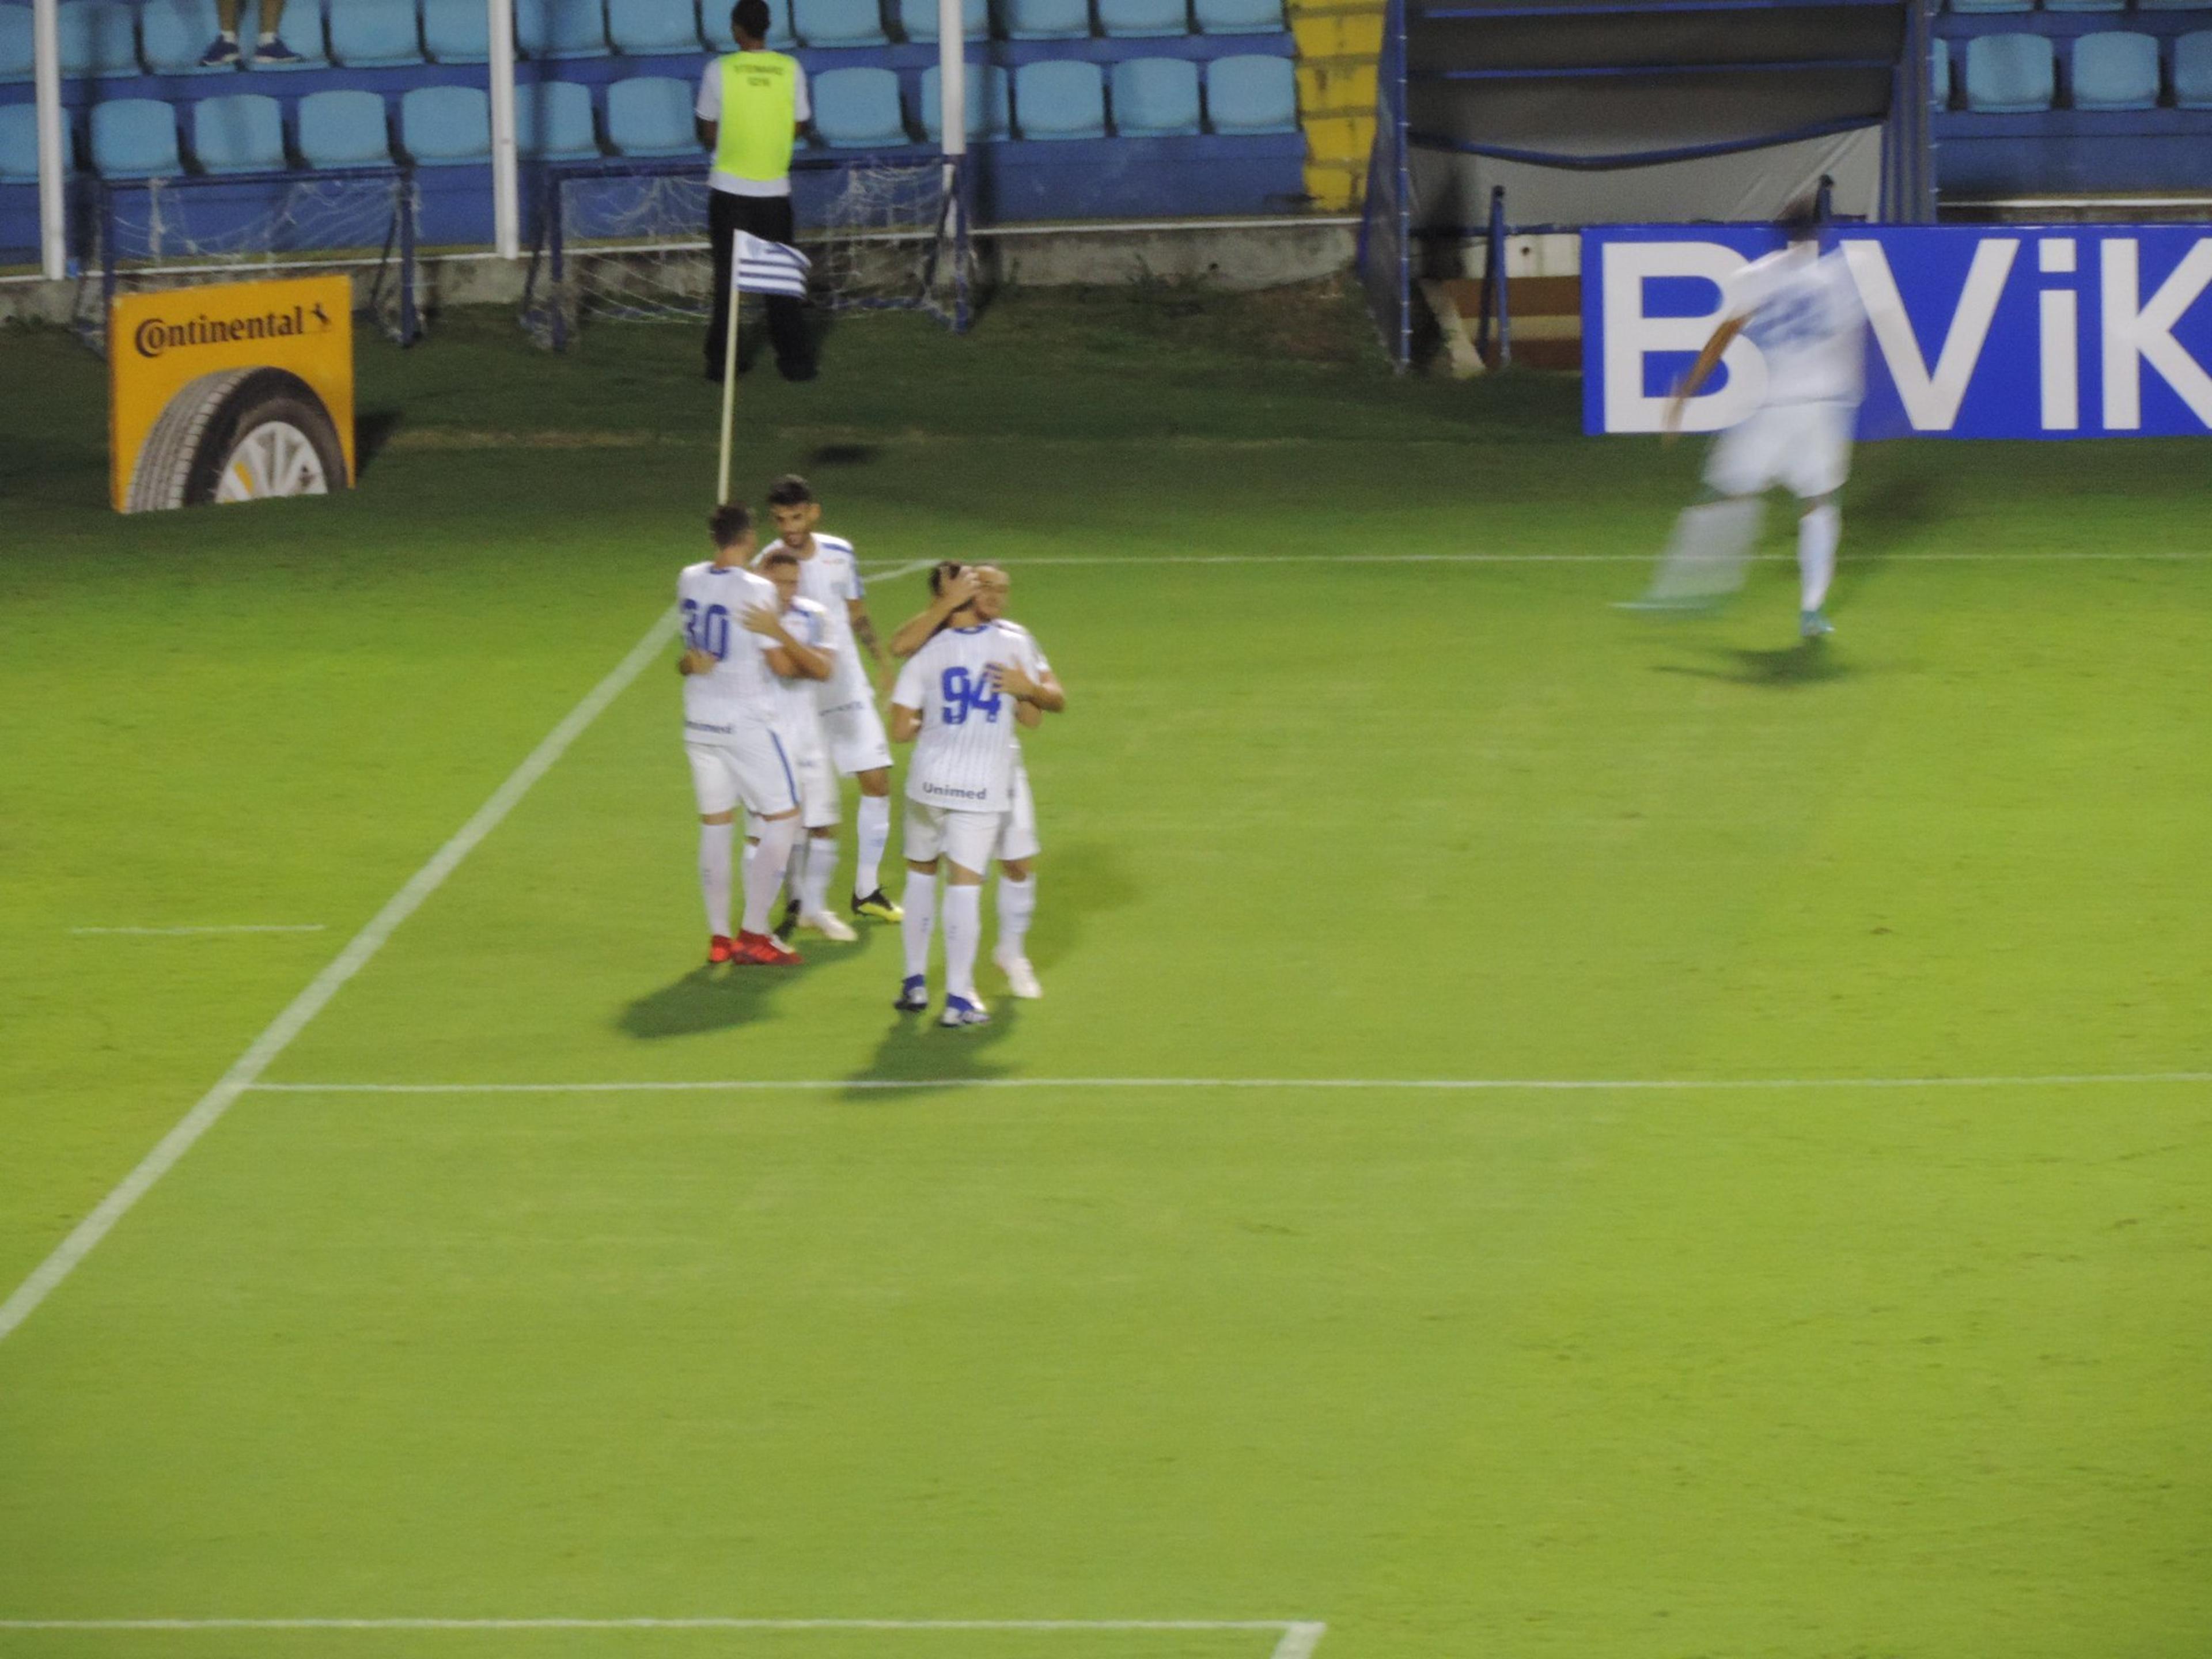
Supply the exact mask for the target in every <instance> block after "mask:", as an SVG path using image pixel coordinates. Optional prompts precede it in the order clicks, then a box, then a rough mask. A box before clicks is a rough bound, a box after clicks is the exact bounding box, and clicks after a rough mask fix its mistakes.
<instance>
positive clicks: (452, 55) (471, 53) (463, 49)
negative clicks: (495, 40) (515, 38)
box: [332, 0, 491, 64]
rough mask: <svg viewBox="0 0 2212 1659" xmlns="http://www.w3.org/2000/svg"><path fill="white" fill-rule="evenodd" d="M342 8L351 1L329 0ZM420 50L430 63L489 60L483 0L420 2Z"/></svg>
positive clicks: (487, 26) (434, 0) (488, 30)
mask: <svg viewBox="0 0 2212 1659" xmlns="http://www.w3.org/2000/svg"><path fill="white" fill-rule="evenodd" d="M332 3H333V4H334V5H335V6H344V5H348V4H350V3H351V0H332ZM422 49H423V50H424V51H425V52H428V54H429V58H430V61H431V62H432V63H434V64H486V63H489V62H490V61H491V21H490V20H489V18H487V17H486V16H485V15H484V6H483V0H422Z"/></svg>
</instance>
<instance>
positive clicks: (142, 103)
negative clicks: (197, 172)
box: [92, 98, 185, 179]
mask: <svg viewBox="0 0 2212 1659" xmlns="http://www.w3.org/2000/svg"><path fill="white" fill-rule="evenodd" d="M92 165H93V169H94V171H95V172H96V173H99V174H100V177H101V178H103V179H173V178H175V177H176V176H177V175H178V174H179V173H182V172H183V171H184V170H185V167H184V163H183V161H180V160H179V158H178V155H177V112H176V110H175V109H174V108H173V106H170V105H169V104H167V103H165V102H164V101H162V100H161V99H158V98H118V99H117V100H115V101H114V102H113V103H112V104H94V106H92Z"/></svg>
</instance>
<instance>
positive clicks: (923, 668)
mask: <svg viewBox="0 0 2212 1659" xmlns="http://www.w3.org/2000/svg"><path fill="white" fill-rule="evenodd" d="M994 663H995V664H1000V665H1012V664H1017V663H1018V664H1019V665H1021V666H1022V668H1023V669H1024V671H1027V672H1028V673H1029V674H1030V676H1032V677H1033V678H1034V677H1036V676H1041V675H1043V674H1046V673H1049V672H1050V671H1051V667H1052V665H1051V664H1049V663H1048V662H1047V661H1046V660H1045V659H1044V653H1043V652H1042V651H1040V650H1038V649H1037V644H1036V641H1035V640H1033V639H1031V638H1030V631H1029V629H1026V628H1024V627H1022V626H1021V625H1020V624H1018V623H1010V622H1007V621H1006V620H1005V619H1004V618H1001V619H1000V620H999V621H997V622H994V623H976V624H975V626H974V627H972V628H948V629H944V630H943V631H941V632H940V633H939V634H938V635H937V636H936V637H935V638H933V639H932V640H931V641H929V643H928V644H927V645H925V646H923V647H921V650H919V651H917V652H915V653H914V655H912V656H911V657H909V658H908V659H907V661H906V666H905V667H903V668H902V669H900V670H899V677H898V684H896V686H894V687H893V688H892V690H891V702H893V703H895V704H896V705H897V706H898V707H899V708H913V709H917V710H919V711H920V712H921V732H919V733H918V734H917V735H916V736H915V744H914V763H913V764H912V765H910V766H908V768H907V772H906V794H907V799H908V800H912V801H919V802H920V803H921V805H925V806H951V807H957V808H959V809H960V810H962V811H969V812H1003V811H1006V809H1007V808H1008V807H1009V806H1011V805H1012V804H1013V787H1012V785H1013V771H1014V752H1015V750H1014V744H1015V733H1014V700H1013V698H1012V696H1009V695H1008V694H1007V693H1006V692H1003V691H1000V690H996V689H994V686H993V685H992V684H991V680H990V677H989V670H990V668H991V666H992V665H993V664H994Z"/></svg>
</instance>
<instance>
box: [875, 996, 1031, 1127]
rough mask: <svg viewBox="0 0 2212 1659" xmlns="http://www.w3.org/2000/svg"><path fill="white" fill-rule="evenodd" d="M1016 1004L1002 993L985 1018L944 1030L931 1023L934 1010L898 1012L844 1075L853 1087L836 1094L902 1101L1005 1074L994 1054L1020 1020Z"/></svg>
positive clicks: (1009, 1071)
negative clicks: (891, 1085) (866, 1057)
mask: <svg viewBox="0 0 2212 1659" xmlns="http://www.w3.org/2000/svg"><path fill="white" fill-rule="evenodd" d="M1019 1010H1020V1005H1019V1004H1018V1003H1017V1002H1015V1001H1014V1000H1012V998H1011V997H1004V998H1000V999H998V1000H995V1001H994V1002H993V1003H992V1005H991V1023H990V1024H988V1025H983V1026H973V1025H971V1026H966V1027H962V1028H957V1029H953V1030H947V1029H946V1028H945V1027H944V1026H941V1025H939V1024H938V1023H937V1011H936V1009H935V1008H932V1009H931V1010H930V1012H927V1013H923V1014H898V1015H895V1016H894V1017H893V1024H891V1025H890V1027H889V1028H888V1029H887V1030H885V1031H884V1035H883V1040H882V1041H881V1042H878V1043H877V1044H876V1052H875V1053H874V1054H872V1055H871V1056H870V1057H869V1060H868V1063H867V1064H866V1066H862V1067H861V1068H860V1070H859V1071H857V1072H855V1073H853V1075H852V1077H851V1078H850V1079H848V1081H849V1082H850V1083H852V1084H853V1085H854V1087H852V1088H849V1089H848V1090H846V1091H845V1092H844V1093H843V1095H842V1097H841V1098H842V1099H844V1100H848V1101H872V1102H877V1103H881V1102H884V1101H886V1100H903V1099H906V1098H908V1097H911V1096H914V1095H917V1094H926V1093H927V1092H929V1091H931V1090H932V1089H940V1088H942V1089H957V1088H958V1087H960V1086H961V1085H963V1084H968V1083H988V1082H990V1081H992V1080H993V1079H997V1078H1003V1077H1007V1076H1011V1075H1012V1067H1011V1066H1009V1065H1007V1064H1006V1062H1004V1061H1003V1060H1000V1059H999V1058H997V1056H996V1054H995V1050H996V1049H997V1048H998V1046H999V1045H1000V1043H1002V1042H1005V1041H1006V1039H1007V1038H1008V1037H1009V1036H1012V1035H1013V1031H1014V1029H1015V1027H1016V1026H1017V1025H1018V1024H1020V1023H1021V1016H1020V1012H1019ZM872 1083H911V1084H915V1085H918V1086H916V1087H915V1088H911V1089H872V1088H869V1087H867V1086H866V1085H869V1084H872Z"/></svg>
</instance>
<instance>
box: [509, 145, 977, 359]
mask: <svg viewBox="0 0 2212 1659" xmlns="http://www.w3.org/2000/svg"><path fill="white" fill-rule="evenodd" d="M676 167H681V168H682V171H681V172H680V173H679V172H678V171H676V170H675V168H676ZM792 175H793V176H792V195H793V215H794V216H795V218H796V220H797V222H798V239H799V248H800V250H801V251H802V252H805V254H806V255H807V257H808V258H810V259H811V260H812V262H813V270H812V273H811V295H810V297H811V300H812V302H813V303H814V304H816V305H818V306H822V307H825V308H827V309H829V310H831V311H866V310H902V311H921V312H924V313H927V314H928V315H930V316H932V317H934V318H936V319H938V320H939V322H941V323H943V324H945V325H946V326H947V327H948V328H951V329H952V330H953V331H955V332H956V333H957V332H959V331H963V330H964V329H965V328H966V327H967V325H968V315H969V307H970V305H971V303H972V298H973V292H974V285H975V261H974V254H973V252H972V249H971V245H970V242H969V234H968V210H967V204H966V192H965V190H964V187H963V173H962V171H961V164H960V163H958V162H957V161H948V160H947V159H945V158H943V157H939V156H934V155H926V156H877V155H856V156H852V157H848V158H840V159H838V160H836V161H829V160H822V159H809V160H807V161H800V162H798V163H796V164H795V165H794V166H793V169H792ZM706 225H707V181H706V180H705V179H702V178H701V177H700V176H699V164H698V163H697V162H696V161H683V162H678V163H673V164H671V165H670V166H669V167H658V166H656V165H655V164H653V163H650V162H647V163H637V162H631V163H600V164H588V165H586V166H584V167H573V168H562V169H556V170H555V171H554V173H552V175H551V177H550V180H549V183H548V185H547V191H546V198H545V204H544V211H543V212H542V213H541V215H540V216H539V224H538V238H537V241H536V244H535V246H533V247H532V250H531V258H530V273H529V277H528V280H527V282H526V285H525V288H524V292H523V301H522V325H523V326H524V328H526V329H527V330H528V331H529V332H530V335H531V337H532V338H533V339H535V340H536V341H537V342H538V343H539V344H541V345H544V346H546V347H548V348H549V349H553V350H556V351H557V350H561V349H564V348H565V347H566V346H567V345H568V342H569V341H570V340H572V339H574V337H575V335H576V333H577V331H578V330H580V329H581V328H584V327H587V326H588V325H590V323H591V322H592V320H593V319H601V318H625V319H630V320H633V321H649V322H662V321H684V322H699V321H702V320H703V319H705V318H706V316H707V314H708V309H709V307H711V305H712V303H713V298H714V294H713V290H714V264H713V260H712V258H711V257H710V255H709V253H708V246H707V237H706Z"/></svg>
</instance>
